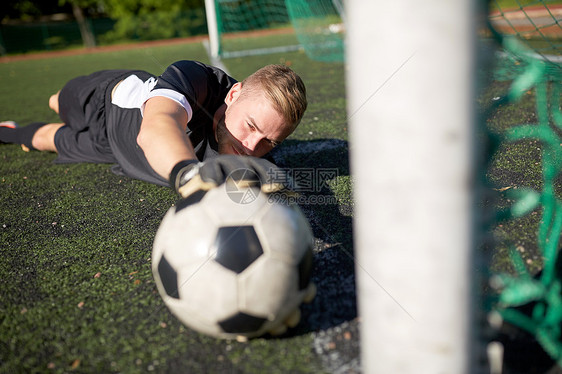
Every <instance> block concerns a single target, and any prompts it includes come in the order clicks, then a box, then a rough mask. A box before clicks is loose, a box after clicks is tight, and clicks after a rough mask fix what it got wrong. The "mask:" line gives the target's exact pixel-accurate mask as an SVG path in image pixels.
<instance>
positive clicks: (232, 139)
mask: <svg viewBox="0 0 562 374" xmlns="http://www.w3.org/2000/svg"><path fill="white" fill-rule="evenodd" d="M240 90H241V85H240V83H237V84H236V85H234V86H233V87H232V89H231V90H230V92H229V93H228V95H227V97H226V99H225V103H226V105H227V107H226V111H225V112H224V116H222V118H220V119H219V120H218V122H217V127H216V132H215V135H216V138H217V142H218V145H219V153H221V154H234V155H248V156H255V157H261V156H263V155H265V154H266V153H267V152H269V151H271V150H272V149H273V147H275V146H276V145H277V144H279V143H281V142H282V141H283V140H284V139H285V138H286V137H287V136H289V135H290V134H291V132H292V131H291V126H290V125H289V124H287V123H286V122H285V120H284V119H283V117H282V116H281V115H280V114H279V113H278V112H277V111H276V110H275V109H274V108H273V107H272V105H271V104H270V103H269V101H268V100H267V99H266V98H265V96H264V95H263V94H261V93H250V94H246V95H244V96H240Z"/></svg>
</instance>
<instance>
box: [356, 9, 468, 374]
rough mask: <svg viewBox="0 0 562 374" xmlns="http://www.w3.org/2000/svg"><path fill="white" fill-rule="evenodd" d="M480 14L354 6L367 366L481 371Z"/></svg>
mask: <svg viewBox="0 0 562 374" xmlns="http://www.w3.org/2000/svg"><path fill="white" fill-rule="evenodd" d="M474 13H475V11H474V9H473V4H472V2H471V1H469V0H458V1H439V0H428V1H421V2H420V1H415V0H403V1H387V2H382V3H381V2H372V1H360V0H349V1H347V2H346V14H347V21H348V22H347V24H346V27H347V38H348V39H347V46H346V48H347V50H346V61H347V90H348V118H349V122H350V124H349V126H350V129H351V138H350V152H351V154H350V157H351V166H352V168H351V171H352V175H353V178H354V179H353V181H354V197H355V215H354V218H355V226H354V227H355V251H356V252H355V255H356V265H357V266H356V274H357V282H358V295H359V301H358V302H359V312H360V317H361V321H362V322H361V323H362V330H361V350H362V366H363V372H365V373H369V374H371V373H396V374H406V373H416V374H419V373H467V372H469V371H470V370H471V365H472V359H471V358H470V356H471V352H470V350H471V349H472V346H471V339H472V338H471V331H470V329H471V328H470V326H471V323H472V321H471V320H472V317H471V314H472V312H471V310H472V308H473V307H474V306H473V305H471V275H470V271H471V270H472V269H471V263H472V261H471V256H472V247H473V243H472V232H471V231H472V222H471V220H472V217H471V210H472V195H473V186H472V177H473V170H472V169H473V162H472V158H473V157H472V145H473V131H474V130H473V129H474V124H473V122H474V121H475V118H474V117H475V116H474V112H475V111H474V108H473V80H474V76H475V75H474V59H475V58H474V51H473V48H474V44H475V43H474V39H475V36H474V35H475V30H474V29H475V25H476V22H475V19H474V16H473V15H474Z"/></svg>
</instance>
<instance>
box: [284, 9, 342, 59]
mask: <svg viewBox="0 0 562 374" xmlns="http://www.w3.org/2000/svg"><path fill="white" fill-rule="evenodd" d="M286 3H287V9H288V11H289V15H290V17H291V21H292V23H293V27H294V28H295V32H296V34H297V38H298V40H299V42H300V43H301V45H302V46H303V48H304V50H305V52H306V54H307V55H308V57H310V58H311V59H313V60H316V61H325V62H336V61H339V62H341V61H343V60H344V33H345V25H344V20H345V12H344V8H343V3H342V1H341V0H337V1H336V0H332V1H330V0H309V1H306V0H286Z"/></svg>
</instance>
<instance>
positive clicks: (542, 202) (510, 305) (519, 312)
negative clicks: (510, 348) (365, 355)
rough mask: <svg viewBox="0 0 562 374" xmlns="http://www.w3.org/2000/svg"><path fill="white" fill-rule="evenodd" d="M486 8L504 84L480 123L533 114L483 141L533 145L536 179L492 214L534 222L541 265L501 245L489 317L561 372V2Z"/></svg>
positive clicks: (518, 0)
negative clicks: (529, 342)
mask: <svg viewBox="0 0 562 374" xmlns="http://www.w3.org/2000/svg"><path fill="white" fill-rule="evenodd" d="M489 5H490V8H489V13H488V20H489V31H490V34H491V36H492V37H493V39H495V40H496V41H497V42H498V45H499V46H500V53H498V57H497V59H496V67H495V69H494V76H493V79H494V80H495V81H496V82H503V83H504V85H503V86H501V87H505V92H503V94H502V95H501V96H497V97H495V98H494V99H493V100H494V102H493V104H491V105H490V106H489V107H488V108H487V113H486V120H487V121H488V122H490V120H491V119H492V118H493V117H494V116H495V115H496V113H497V112H498V111H502V110H506V108H508V109H507V110H509V107H512V108H513V107H516V108H519V109H520V110H521V111H520V112H521V113H524V112H525V111H524V110H523V108H533V109H532V110H527V113H528V112H534V113H530V114H528V115H522V116H513V118H512V121H511V122H512V123H510V125H509V126H508V128H507V129H505V130H503V131H500V132H499V133H496V134H490V136H491V139H495V140H496V141H495V142H494V141H492V144H495V147H494V149H495V150H496V151H497V150H498V148H499V147H500V145H501V144H503V145H504V147H507V148H509V147H517V146H525V144H536V145H535V146H534V147H535V149H536V150H540V159H538V160H537V161H538V163H537V165H538V166H539V167H540V169H541V174H542V176H541V178H540V182H538V183H529V184H530V185H529V186H516V187H514V188H512V186H508V187H504V188H503V189H506V191H504V192H501V194H502V195H503V196H501V198H502V199H503V201H507V202H509V203H510V206H508V207H507V208H506V210H505V211H500V212H499V214H498V221H499V222H500V224H501V223H506V222H507V224H509V222H510V221H512V222H513V221H514V220H520V219H525V217H529V216H530V215H535V216H536V217H540V218H539V219H538V222H537V232H536V246H537V248H538V252H539V256H538V258H539V259H541V260H542V261H540V262H542V263H541V264H540V271H538V272H537V269H536V268H535V269H530V268H529V264H530V263H532V262H531V261H530V260H529V259H525V255H524V248H523V247H521V246H520V244H518V243H516V242H510V240H509V238H507V239H506V240H504V243H503V244H502V245H505V246H506V247H507V248H508V253H509V258H510V259H511V267H512V269H513V272H511V273H509V274H505V273H500V274H496V275H495V276H494V277H493V278H492V280H493V282H492V284H493V285H494V286H495V287H496V289H497V291H498V294H497V299H496V300H495V301H494V310H495V312H497V315H499V316H501V319H502V320H503V321H504V323H508V324H510V325H512V326H515V327H516V328H518V329H520V331H523V332H525V333H526V334H529V335H530V336H531V337H532V338H534V340H535V341H536V342H537V343H538V344H539V345H540V346H541V348H542V349H543V350H544V352H546V353H547V354H548V356H550V358H551V359H552V360H553V361H555V362H557V363H558V365H560V366H562V266H561V265H562V259H560V247H561V243H560V238H561V233H562V198H561V193H562V192H561V191H562V189H561V184H560V181H561V180H562V172H561V170H562V136H561V134H562V111H561V97H562V89H561V84H560V82H561V81H562V25H561V22H562V1H547V0H543V1H529V0H527V1H523V0H492V1H490V3H489ZM514 112H516V111H514ZM529 182H530V181H529ZM503 189H500V190H501V191H503ZM529 359H531V358H530V357H529Z"/></svg>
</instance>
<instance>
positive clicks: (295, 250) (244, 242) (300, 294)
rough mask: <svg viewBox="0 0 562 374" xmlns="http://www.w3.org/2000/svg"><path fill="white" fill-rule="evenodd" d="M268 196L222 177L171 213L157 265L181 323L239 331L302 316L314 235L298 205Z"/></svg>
mask: <svg viewBox="0 0 562 374" xmlns="http://www.w3.org/2000/svg"><path fill="white" fill-rule="evenodd" d="M194 199H195V200H198V201H196V202H194V201H193V200H194ZM270 200H271V199H270V198H269V197H268V195H265V194H263V193H261V192H260V191H259V189H258V188H246V189H240V190H238V189H237V190H236V191H233V190H232V189H231V190H229V189H227V188H226V187H225V186H224V185H223V186H220V187H217V188H214V189H212V190H210V191H208V192H207V193H200V194H199V195H198V196H195V197H191V198H190V199H188V200H187V201H185V200H184V201H180V202H179V203H178V204H176V206H173V207H172V208H170V209H169V211H168V212H167V213H166V215H165V217H164V219H163V220H162V223H161V225H160V227H159V229H158V231H157V234H156V237H155V240H154V247H153V252H152V271H153V274H154V278H155V280H156V284H157V287H158V291H159V293H160V295H161V296H162V298H163V300H164V303H165V304H166V306H167V307H168V308H169V310H170V311H171V312H172V313H173V314H174V315H175V316H176V317H177V318H178V319H179V320H180V321H181V322H182V323H184V324H185V325H187V326H188V327H190V328H192V329H194V330H197V331H199V332H202V333H205V334H208V335H211V336H214V337H219V338H227V339H230V338H238V339H240V338H251V337H257V336H260V335H263V334H265V333H267V332H275V331H278V332H283V331H284V327H285V325H289V326H293V325H295V324H296V323H297V322H298V319H299V316H300V315H299V313H298V312H299V305H300V304H301V303H302V302H303V300H306V299H309V300H307V301H310V299H311V298H312V297H314V296H313V293H314V284H312V283H311V281H310V280H311V270H312V262H313V254H312V247H313V241H314V237H313V235H312V231H311V229H310V226H309V224H308V221H307V220H306V218H305V217H304V215H303V213H302V212H301V211H300V209H299V208H298V206H296V205H293V204H288V203H281V202H272V201H270ZM295 316H296V319H295ZM291 320H292V321H291Z"/></svg>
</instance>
